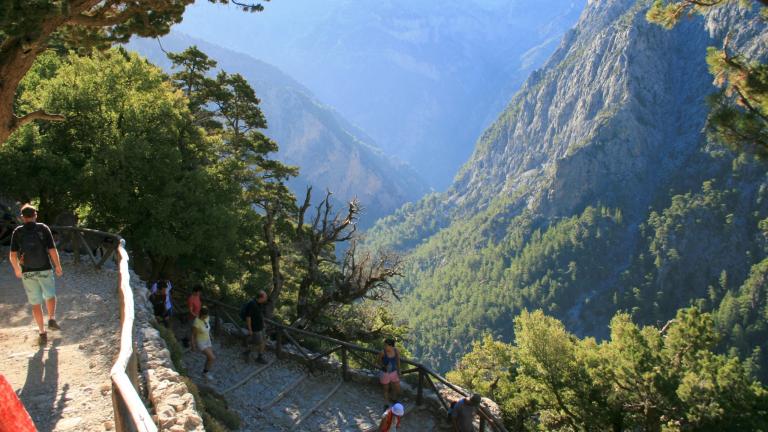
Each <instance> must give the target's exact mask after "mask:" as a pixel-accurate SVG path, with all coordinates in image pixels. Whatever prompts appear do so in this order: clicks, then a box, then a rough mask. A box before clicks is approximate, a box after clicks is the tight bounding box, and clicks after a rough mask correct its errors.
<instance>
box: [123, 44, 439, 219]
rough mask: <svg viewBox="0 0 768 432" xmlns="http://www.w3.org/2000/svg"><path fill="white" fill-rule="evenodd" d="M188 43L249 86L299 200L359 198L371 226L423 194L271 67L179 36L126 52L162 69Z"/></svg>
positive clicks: (421, 186) (399, 167)
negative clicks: (311, 192)
mask: <svg viewBox="0 0 768 432" xmlns="http://www.w3.org/2000/svg"><path fill="white" fill-rule="evenodd" d="M161 45H162V48H161ZM190 45H197V46H198V47H199V48H200V49H201V50H202V51H203V52H205V53H206V54H207V55H208V56H209V57H211V58H212V59H214V60H216V61H217V62H218V68H219V69H222V70H225V71H227V72H229V73H239V74H241V75H243V76H244V77H245V78H246V79H247V80H248V82H249V83H250V84H251V86H253V87H254V89H255V91H256V95H257V96H258V97H259V98H260V99H261V107H262V110H263V111H264V114H265V116H266V118H267V123H268V128H267V129H266V130H265V131H264V132H265V133H266V135H267V136H269V137H270V138H272V139H274V140H275V141H276V142H277V143H278V145H279V147H280V150H279V152H278V154H277V158H279V159H280V160H282V161H284V162H286V163H288V164H290V165H296V166H298V167H299V169H300V172H299V177H298V178H297V179H295V180H293V181H292V182H291V183H290V186H291V187H292V189H293V190H294V192H295V193H296V194H297V195H298V196H299V197H303V193H304V189H305V187H306V186H307V185H312V186H313V187H314V188H315V195H320V194H322V193H323V192H324V190H326V189H329V190H331V191H332V192H333V193H334V197H335V199H336V200H337V203H340V202H345V201H348V200H350V199H352V198H353V197H358V198H359V199H360V201H361V202H362V204H363V206H364V208H365V209H366V212H365V213H364V214H363V217H362V219H361V224H362V225H363V226H370V225H371V224H372V223H373V222H374V221H375V220H376V219H378V218H379V217H381V216H383V215H386V214H388V213H390V212H391V211H393V210H394V209H396V208H398V207H399V206H401V205H402V204H404V203H406V202H409V201H413V200H417V199H419V198H420V197H421V196H423V195H424V194H425V193H427V192H428V189H427V187H426V185H425V182H424V181H423V180H422V179H421V178H420V176H419V175H418V174H417V173H416V172H415V171H414V170H413V169H412V168H411V167H409V166H408V165H407V164H405V163H404V162H401V161H398V160H397V159H395V158H393V157H390V156H387V155H385V154H384V152H383V151H382V150H381V149H380V148H378V147H377V146H376V145H375V144H374V143H373V141H372V140H371V139H370V137H368V136H367V135H366V134H365V133H364V132H362V131H361V130H360V129H359V128H357V127H355V126H353V125H351V124H350V123H349V122H348V121H347V120H345V119H344V118H342V117H341V116H340V115H339V114H338V113H337V112H336V111H334V110H333V109H332V108H331V107H329V106H327V105H324V104H322V103H321V102H319V101H318V100H317V99H316V98H315V97H314V96H313V95H312V93H311V92H310V91H309V90H308V89H307V88H306V87H304V86H303V85H301V84H300V83H298V82H297V81H296V80H294V79H293V78H291V77H289V76H288V75H286V74H285V73H283V72H281V71H280V70H279V69H277V68H276V67H274V66H271V65H269V64H267V63H264V62H262V61H260V60H257V59H254V58H252V57H250V56H248V55H245V54H241V53H237V52H234V51H231V50H228V49H226V48H222V47H219V46H216V45H214V44H210V43H207V42H205V41H201V40H196V39H194V38H191V37H189V36H187V35H184V34H181V33H178V32H172V33H171V34H169V35H168V36H165V37H163V38H162V39H161V40H160V42H159V43H158V41H157V40H154V39H138V38H134V39H133V40H131V42H130V43H129V44H128V45H127V48H129V49H131V50H135V51H138V52H139V53H140V54H142V55H144V56H146V57H147V58H148V59H149V60H150V61H152V62H153V63H155V64H157V65H160V66H161V67H163V68H164V69H166V70H168V69H169V68H170V62H169V61H168V59H167V58H166V56H165V53H164V52H163V49H165V50H166V51H171V52H179V51H182V50H184V49H185V48H187V47H188V46H190Z"/></svg>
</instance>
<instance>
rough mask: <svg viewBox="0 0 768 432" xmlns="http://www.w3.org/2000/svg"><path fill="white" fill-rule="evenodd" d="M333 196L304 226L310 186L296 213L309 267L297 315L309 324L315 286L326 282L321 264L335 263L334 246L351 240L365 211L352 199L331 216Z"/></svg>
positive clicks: (298, 243)
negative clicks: (344, 208) (309, 222)
mask: <svg viewBox="0 0 768 432" xmlns="http://www.w3.org/2000/svg"><path fill="white" fill-rule="evenodd" d="M332 195H333V194H332V193H331V192H330V191H326V193H325V197H324V198H323V200H322V201H320V203H319V204H318V205H317V206H316V207H315V215H314V218H313V219H312V224H311V225H310V226H305V222H304V218H305V216H306V212H307V210H308V209H309V207H310V205H311V200H312V188H311V187H308V188H307V193H306V196H305V199H304V204H303V205H302V206H301V207H300V208H299V211H298V214H297V224H296V238H297V241H296V246H297V249H298V250H299V251H300V253H301V255H302V257H303V258H304V261H305V262H304V264H305V266H306V268H305V274H304V276H303V277H302V279H301V283H300V284H299V293H298V301H297V305H296V316H297V318H298V319H299V320H303V321H306V319H307V317H308V313H309V311H310V307H309V303H310V297H311V288H312V286H313V285H324V283H325V282H327V281H326V278H325V275H324V274H323V272H322V271H321V269H320V267H321V264H323V263H331V264H335V263H336V257H335V255H334V250H335V245H336V244H337V243H343V242H346V241H349V240H351V239H352V237H353V235H354V233H355V231H357V225H356V223H357V217H358V215H359V214H360V211H361V209H362V208H361V207H360V203H359V202H358V201H357V199H353V200H352V201H350V202H349V203H348V205H347V209H346V211H345V212H343V213H336V214H334V215H332V212H333V206H332V204H331V196H332Z"/></svg>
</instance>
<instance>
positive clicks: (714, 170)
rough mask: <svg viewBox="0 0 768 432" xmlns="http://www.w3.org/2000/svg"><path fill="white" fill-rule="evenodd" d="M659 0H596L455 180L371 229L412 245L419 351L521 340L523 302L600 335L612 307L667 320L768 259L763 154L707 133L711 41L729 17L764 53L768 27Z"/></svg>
mask: <svg viewBox="0 0 768 432" xmlns="http://www.w3.org/2000/svg"><path fill="white" fill-rule="evenodd" d="M649 4H650V2H649V1H643V0H641V1H637V2H635V1H633V0H601V1H593V2H590V5H589V6H588V7H587V8H586V10H585V11H584V13H583V14H582V16H581V18H580V20H579V24H578V25H577V26H576V27H575V28H574V29H573V30H572V31H570V32H568V33H567V34H566V35H565V37H564V39H563V41H562V43H561V45H560V47H559V48H558V49H557V51H556V52H555V53H554V54H553V56H552V57H551V58H550V60H549V61H548V62H547V64H546V65H545V67H544V68H542V69H541V70H538V71H535V72H534V73H533V74H532V75H531V76H530V78H529V79H528V81H527V82H526V83H525V85H524V86H523V88H522V90H521V91H520V92H519V93H518V94H517V95H515V97H514V98H513V99H512V101H511V102H510V104H509V105H508V107H507V109H506V110H505V111H504V112H503V113H502V115H501V116H500V117H499V118H498V119H497V121H496V122H495V123H494V124H493V125H492V126H491V127H489V128H488V129H487V130H486V131H485V132H484V133H483V135H482V136H481V138H480V139H479V141H478V145H477V148H476V149H475V153H474V154H473V156H472V158H471V159H470V160H469V162H468V163H467V164H466V165H465V166H464V167H463V169H462V170H461V172H460V173H459V175H458V176H457V178H456V181H455V182H454V184H453V185H452V186H451V188H450V189H449V190H448V191H447V192H446V193H443V194H433V195H430V196H428V197H426V198H424V199H422V200H421V201H419V202H418V203H415V204H409V205H407V206H405V207H403V208H402V209H400V210H398V211H397V212H396V213H395V214H394V215H392V216H390V217H387V218H385V219H383V220H382V221H380V222H379V223H378V224H377V225H376V227H375V228H374V229H373V230H372V232H371V233H370V236H369V243H370V244H371V245H375V246H378V247H391V248H394V249H400V250H404V251H408V252H409V257H410V268H409V270H408V272H407V273H408V274H407V276H406V278H405V281H404V283H403V288H404V290H405V291H407V292H409V293H410V294H409V295H408V297H407V299H406V301H405V302H404V304H403V305H402V306H401V307H400V309H401V310H402V317H403V318H404V319H405V321H406V322H407V323H408V324H410V325H411V326H412V327H413V329H414V333H415V336H414V342H413V345H414V350H415V352H416V354H417V355H419V356H422V357H427V358H431V359H432V360H433V361H434V362H435V363H436V364H437V365H439V366H440V367H441V368H446V367H449V366H450V365H451V364H452V362H453V361H454V360H455V359H456V358H457V357H458V356H459V355H461V354H463V353H464V352H466V350H467V349H468V348H469V343H470V342H471V341H472V340H473V339H476V338H477V337H479V336H480V335H481V334H482V333H484V332H491V333H495V334H498V335H500V336H502V337H504V338H505V339H509V338H511V336H512V328H511V321H512V318H513V317H514V316H515V315H516V314H517V313H518V312H519V311H520V310H521V309H523V308H542V309H544V310H545V311H546V312H547V313H549V314H552V315H554V316H556V317H557V318H559V319H561V320H563V321H564V322H565V323H566V324H567V325H568V326H569V327H570V329H571V330H573V331H575V332H576V333H578V334H582V335H584V334H588V335H595V336H598V337H600V336H605V334H606V332H607V323H608V321H609V319H610V317H611V316H612V315H613V314H614V313H615V312H616V311H617V310H622V309H623V310H628V311H631V312H632V313H633V316H634V317H635V318H636V319H637V320H639V321H642V322H646V323H656V322H663V321H664V320H666V319H669V318H671V317H672V316H673V314H674V310H676V309H677V308H679V307H681V306H685V305H687V304H689V303H690V302H693V301H695V300H696V299H702V300H701V302H703V303H702V305H703V306H704V307H715V306H716V305H717V302H718V301H719V299H720V298H722V296H723V295H724V293H725V292H728V291H729V290H736V289H738V287H739V286H740V285H741V283H742V282H743V281H744V280H745V278H746V276H747V274H748V271H749V266H750V265H751V264H753V263H756V262H758V261H759V260H761V259H762V257H764V256H765V255H766V249H765V247H764V244H763V243H764V240H762V234H761V232H760V230H759V228H758V223H759V221H760V220H761V219H764V218H765V217H766V216H768V208H766V203H765V200H764V193H765V192H764V191H765V187H766V186H768V183H766V176H765V168H764V166H761V165H759V164H756V163H754V162H752V161H750V160H748V158H744V157H742V158H739V159H737V160H733V157H732V155H731V154H730V153H729V152H727V151H723V150H722V149H719V148H717V146H714V145H712V146H709V147H706V144H707V142H706V136H705V134H704V133H703V131H702V129H703V127H704V124H705V119H706V114H707V107H706V104H705V96H706V95H707V94H708V93H711V92H713V91H714V90H715V89H714V87H713V86H712V84H711V83H712V77H711V76H710V75H709V73H708V71H707V68H706V63H705V61H704V55H705V50H706V47H707V46H709V45H720V44H721V41H722V38H723V37H724V35H725V34H726V32H727V30H728V29H732V30H734V34H733V36H732V37H733V38H734V40H735V42H736V43H735V45H733V47H734V49H738V50H740V51H743V52H745V53H746V54H748V55H751V56H752V57H753V58H754V57H755V56H757V55H760V54H762V55H764V54H765V53H768V49H767V48H766V45H767V44H768V37H766V32H765V23H764V22H762V21H760V20H759V19H758V18H755V17H753V16H752V15H751V14H750V13H749V12H746V11H742V10H739V9H735V8H732V9H723V10H720V11H718V12H717V13H715V14H713V15H712V16H709V17H707V19H702V18H696V19H691V20H689V21H688V22H686V23H684V24H683V25H681V26H679V27H678V28H676V29H675V30H672V31H665V30H663V29H661V28H659V27H657V26H654V25H651V24H649V23H647V22H646V20H645V11H646V10H647V8H648V6H649ZM734 23H737V25H734ZM735 29H738V31H736V30H735ZM723 274H727V279H728V283H727V284H726V285H727V286H725V287H721V288H717V287H718V286H719V285H721V284H720V282H719V279H720V278H721V276H722V275H723ZM446 353H447V354H446Z"/></svg>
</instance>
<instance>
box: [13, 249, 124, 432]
mask: <svg viewBox="0 0 768 432" xmlns="http://www.w3.org/2000/svg"><path fill="white" fill-rule="evenodd" d="M62 259H63V267H64V276H63V277H62V278H59V279H57V281H56V290H57V298H58V307H57V312H56V315H57V321H58V322H59V325H61V328H62V330H61V331H49V332H48V343H47V345H46V346H44V347H40V346H38V343H37V326H36V325H35V324H34V321H33V319H32V313H31V310H30V307H29V305H28V304H27V303H26V295H25V294H24V289H23V288H22V286H21V281H20V280H19V279H16V277H15V276H14V275H13V270H12V269H11V266H10V264H9V263H8V261H7V259H6V260H3V261H2V262H0V358H2V361H0V365H1V366H0V373H2V374H3V375H5V377H6V378H7V379H8V381H9V382H10V383H11V386H12V387H13V389H14V390H15V391H16V393H17V394H18V395H19V397H20V398H21V400H22V402H23V403H24V405H25V406H26V407H27V410H28V411H29V414H30V415H31V416H32V419H33V420H34V422H35V425H36V426H37V428H38V430H39V431H41V432H47V431H67V430H71V431H102V430H110V429H112V428H114V425H113V424H112V419H113V414H112V399H111V385H110V379H109V370H110V368H111V366H112V361H113V359H114V358H115V357H116V355H117V351H118V343H119V342H118V332H119V324H120V317H119V303H118V301H117V297H116V286H117V272H116V271H115V270H110V269H102V270H98V271H97V270H95V269H93V267H92V266H90V265H84V264H81V265H77V266H75V265H74V264H73V263H72V261H71V259H69V258H68V257H66V256H62ZM46 321H47V315H46Z"/></svg>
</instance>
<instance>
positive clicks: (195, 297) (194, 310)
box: [182, 284, 203, 350]
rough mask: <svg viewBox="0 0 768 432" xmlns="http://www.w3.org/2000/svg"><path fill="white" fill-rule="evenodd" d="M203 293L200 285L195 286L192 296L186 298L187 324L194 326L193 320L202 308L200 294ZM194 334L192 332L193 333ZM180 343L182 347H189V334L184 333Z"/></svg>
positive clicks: (193, 342)
mask: <svg viewBox="0 0 768 432" xmlns="http://www.w3.org/2000/svg"><path fill="white" fill-rule="evenodd" d="M202 292H203V287H202V285H200V284H197V285H195V286H193V287H192V294H190V295H189V297H187V309H189V322H190V323H192V324H194V322H195V318H197V317H198V316H199V315H200V308H201V307H202V304H203V303H202V301H201V298H200V297H201V293H202ZM188 328H190V329H192V327H188ZM193 333H194V331H193ZM193 336H194V335H193ZM182 343H183V345H184V347H186V348H188V347H189V333H187V332H186V331H185V332H184V337H183V338H182ZM192 349H193V350H194V349H195V338H194V337H193V338H192Z"/></svg>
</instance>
